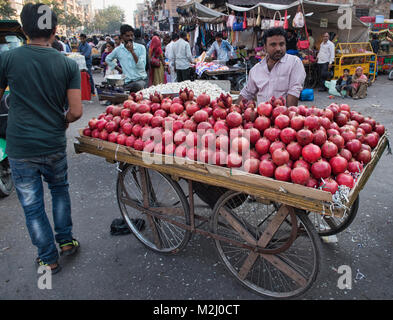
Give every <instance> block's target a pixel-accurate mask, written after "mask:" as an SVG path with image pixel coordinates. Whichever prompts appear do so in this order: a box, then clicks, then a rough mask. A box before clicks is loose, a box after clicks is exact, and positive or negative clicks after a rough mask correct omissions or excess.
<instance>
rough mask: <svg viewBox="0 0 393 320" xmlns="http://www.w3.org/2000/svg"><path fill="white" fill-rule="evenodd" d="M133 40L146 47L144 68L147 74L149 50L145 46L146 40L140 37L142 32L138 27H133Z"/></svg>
mask: <svg viewBox="0 0 393 320" xmlns="http://www.w3.org/2000/svg"><path fill="white" fill-rule="evenodd" d="M134 42H135V43H139V44H141V45H143V46H144V47H145V49H146V68H145V70H146V72H147V74H149V70H150V61H149V51H148V49H147V48H146V42H145V40H144V39H143V37H142V32H141V30H140V29H135V33H134Z"/></svg>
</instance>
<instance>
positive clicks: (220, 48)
mask: <svg viewBox="0 0 393 320" xmlns="http://www.w3.org/2000/svg"><path fill="white" fill-rule="evenodd" d="M215 38H216V41H214V42H213V44H212V46H211V47H210V49H209V50H208V51H207V52H206V56H207V57H210V56H211V55H212V54H213V52H214V51H215V52H216V57H217V58H216V60H221V61H225V62H227V61H228V60H229V59H230V58H232V57H233V56H234V50H233V47H232V46H231V44H230V43H229V42H228V41H226V40H223V39H222V33H221V32H217V33H216V37H215Z"/></svg>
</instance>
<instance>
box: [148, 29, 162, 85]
mask: <svg viewBox="0 0 393 320" xmlns="http://www.w3.org/2000/svg"><path fill="white" fill-rule="evenodd" d="M161 46H162V44H161V40H160V38H159V37H157V36H154V37H153V38H152V39H151V43H150V48H149V61H150V73H149V87H150V86H152V85H153V86H156V85H158V84H161V83H165V81H164V80H165V76H164V72H165V58H164V53H163V51H162V49H161Z"/></svg>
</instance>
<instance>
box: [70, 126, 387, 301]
mask: <svg viewBox="0 0 393 320" xmlns="http://www.w3.org/2000/svg"><path fill="white" fill-rule="evenodd" d="M77 140H78V142H76V143H75V144H74V148H75V151H76V152H77V153H89V154H93V155H96V156H99V157H103V158H105V159H106V160H107V161H109V162H111V163H116V162H117V163H119V164H120V165H119V171H120V172H123V170H128V169H130V167H132V168H139V169H138V170H139V174H140V180H139V181H140V182H141V183H140V187H141V191H142V192H141V193H142V197H141V200H140V202H135V201H132V200H131V199H130V198H129V197H128V194H127V192H126V193H125V194H123V195H122V193H121V192H120V193H119V191H118V192H117V195H118V201H119V206H120V202H121V203H122V204H123V205H129V206H130V207H133V208H134V209H136V210H137V211H139V212H140V213H141V214H145V217H146V219H147V220H148V222H149V225H150V227H151V229H152V233H153V235H152V240H151V245H148V247H150V248H152V249H153V250H155V251H158V252H164V253H176V252H178V251H179V250H180V249H181V248H182V247H184V245H185V244H186V243H187V241H188V240H189V238H190V234H191V233H199V234H202V235H205V236H207V237H210V238H212V239H213V240H214V241H215V244H216V246H217V249H218V252H219V256H220V258H221V260H222V262H223V264H224V265H225V266H226V267H227V268H228V269H229V271H230V272H231V273H232V274H233V275H234V276H235V277H236V278H237V279H238V280H239V281H240V282H241V283H242V284H243V285H245V286H246V287H248V288H249V289H251V290H253V291H254V292H256V293H259V294H262V295H265V296H270V297H275V298H289V297H293V296H297V295H299V294H302V293H304V292H305V291H306V290H308V289H309V288H310V286H311V285H312V283H313V282H314V281H315V279H316V277H317V274H318V270H319V264H320V251H321V249H320V239H319V237H318V234H317V232H316V230H315V228H314V226H313V225H312V224H311V222H310V220H309V219H308V217H307V215H306V213H307V212H316V213H319V214H321V215H324V216H335V217H342V216H343V215H344V213H345V209H343V207H335V206H334V202H333V197H332V194H331V193H329V192H325V191H322V190H318V189H312V188H307V187H304V186H300V185H296V184H293V183H286V182H280V181H276V180H273V179H269V178H265V177H263V176H260V175H254V174H248V173H245V172H243V171H241V170H233V169H230V168H226V167H219V166H215V165H210V164H206V163H201V162H197V161H191V160H188V159H184V158H177V157H172V156H166V155H157V154H149V153H145V152H140V151H136V150H134V149H132V148H129V147H126V146H122V145H118V144H114V143H110V142H108V141H103V140H100V139H95V138H91V137H86V136H83V134H82V130H80V137H77ZM387 145H388V139H387V136H386V134H385V135H384V136H382V137H381V139H380V140H379V143H378V146H377V147H376V148H375V149H374V151H373V152H372V160H371V161H370V163H368V164H367V165H366V166H365V168H364V170H363V171H362V174H361V175H360V176H359V177H358V180H357V183H356V185H355V187H354V188H353V189H352V190H351V192H350V193H349V195H348V202H347V203H346V207H347V208H350V207H351V206H352V205H353V204H354V203H355V201H356V200H357V199H358V195H359V193H360V191H361V190H362V189H363V187H364V186H365V184H366V182H367V180H368V179H369V177H370V175H371V173H372V171H373V170H374V168H375V166H376V164H377V163H378V160H379V159H380V157H381V156H382V154H383V152H384V150H385V148H386V147H387ZM149 172H156V173H158V174H159V175H161V176H162V177H163V180H162V181H165V180H166V181H167V182H169V183H170V184H173V186H174V187H176V181H178V180H179V179H180V178H181V179H185V180H187V183H188V203H187V204H186V205H184V202H185V201H187V200H185V198H184V196H183V197H180V198H184V199H180V200H181V201H180V202H183V209H182V210H179V209H178V208H171V207H151V206H150V205H149V201H150V200H149V197H150V191H149V190H150V189H149V186H148V182H147V181H148V180H147V178H146V176H148V175H149ZM123 175H124V173H123ZM121 177H122V173H120V174H119V178H118V188H119V185H120V186H121V184H122V183H123V182H122V178H121ZM193 183H204V184H207V185H211V186H217V187H225V188H226V189H229V190H230V191H228V192H226V193H225V194H223V195H222V196H221V197H220V199H218V201H217V204H216V206H215V208H214V209H213V215H212V216H211V217H209V218H207V217H204V216H200V215H198V214H196V213H195V208H194V197H193ZM175 189H176V188H175ZM153 191H154V190H153ZM241 195H247V197H252V199H253V203H255V205H266V206H270V207H271V206H272V204H274V205H275V207H276V210H275V212H274V214H272V213H270V215H272V216H271V219H269V220H268V221H267V222H266V223H265V225H264V230H263V231H261V232H260V233H259V232H254V233H253V232H252V231H251V229H250V228H248V225H249V224H248V222H244V220H243V218H241V219H238V215H236V214H234V213H232V209H233V210H235V208H237V207H236V206H231V204H230V203H233V202H230V201H237V200H238V199H239V197H240V196H241ZM243 201H244V199H243ZM277 204H280V205H277ZM258 208H259V207H258ZM258 210H259V209H258ZM186 211H187V212H186ZM122 214H123V213H122ZM183 214H184V216H185V219H184V220H181V221H179V220H176V219H174V218H173V217H175V216H181V215H183ZM258 214H259V213H258ZM123 215H124V214H123ZM156 219H159V220H160V221H165V222H166V223H169V224H171V225H173V226H176V227H177V228H181V229H182V230H185V233H184V234H183V235H182V236H183V237H184V239H182V241H181V243H179V244H178V245H176V246H175V247H174V249H171V250H169V251H168V252H167V251H165V250H161V249H162V248H160V242H159V241H158V238H159V236H160V234H159V232H158V231H157V228H156V225H155V222H154V221H156ZM266 219H267V218H266ZM266 219H265V220H266ZM126 220H127V221H128V220H129V219H126ZM153 220H154V221H153ZM265 220H263V221H265ZM196 221H204V222H210V224H211V226H213V230H214V231H213V232H211V231H206V230H204V229H203V228H199V227H198V226H197V224H196ZM128 222H130V221H128ZM261 224H262V222H261ZM283 225H287V226H289V229H285V227H283ZM221 227H222V228H224V229H225V233H223V234H220V232H219V229H220V228H221ZM255 228H256V227H255ZM130 229H131V230H132V231H133V232H134V234H135V235H136V236H137V238H138V230H137V229H136V228H135V227H133V226H131V227H130ZM229 229H230V231H231V235H230V236H229V235H228V234H229V233H228V230H229ZM282 229H285V230H283V231H282ZM252 230H254V229H252ZM255 230H256V229H255ZM280 232H286V233H285V236H282V238H280V239H278V240H277V237H278V234H279V233H280ZM274 237H276V239H275V240H274ZM300 238H301V240H299V242H300V241H303V239H305V240H304V243H306V246H307V251H310V252H311V253H309V255H308V258H307V259H309V260H310V261H307V264H309V265H310V267H309V270H307V272H305V274H306V275H305V274H302V272H301V271H299V268H298V269H297V268H296V266H293V263H292V262H291V261H289V262H288V261H287V260H286V256H285V254H287V250H290V248H291V247H295V246H296V245H297V242H298V239H300ZM139 240H141V239H140V237H139ZM142 240H143V239H142ZM274 241H275V242H276V243H275V245H270V243H273V242H274ZM306 241H307V242H306ZM142 242H145V241H142ZM144 244H145V245H146V243H144ZM223 244H225V246H229V245H230V246H232V247H231V248H232V249H233V248H236V250H239V251H240V250H243V251H244V252H245V253H244V252H243V255H244V258H243V260H242V261H241V263H240V266H239V267H236V268H235V266H234V264H233V262H232V261H230V259H231V257H227V256H226V255H227V253H226V252H225V246H224V245H223ZM301 245H303V244H302V243H301ZM296 248H297V247H296ZM296 250H298V249H296ZM298 251H299V252H300V249H299V250H298ZM228 252H229V251H228ZM288 254H289V253H288ZM291 254H292V255H293V253H291ZM257 259H263V260H264V261H267V262H266V263H268V264H269V268H272V269H270V270H269V274H270V275H271V279H270V280H269V281H270V283H271V284H270V286H269V287H264V285H261V284H260V283H263V282H260V279H259V277H260V275H258V280H253V279H251V278H252V276H253V275H252V276H250V273H251V271H250V270H252V274H254V267H255V264H256V260H257ZM258 261H259V260H258ZM302 263H303V262H302ZM264 266H265V264H264ZM255 268H256V267H255ZM259 268H261V267H260V266H259ZM273 271H275V272H278V273H277V274H275V273H273ZM250 277H251V278H250ZM284 277H285V279H284ZM250 279H251V280H250ZM274 281H276V282H274ZM278 282H281V283H283V282H285V286H284V287H285V289H281V287H280V289H276V284H274V283H278ZM286 282H290V284H287V283H286ZM277 288H278V287H277Z"/></svg>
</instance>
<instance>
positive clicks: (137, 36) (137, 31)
mask: <svg viewBox="0 0 393 320" xmlns="http://www.w3.org/2000/svg"><path fill="white" fill-rule="evenodd" d="M134 37H135V38H141V37H142V32H141V30H140V29H135V31H134Z"/></svg>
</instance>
